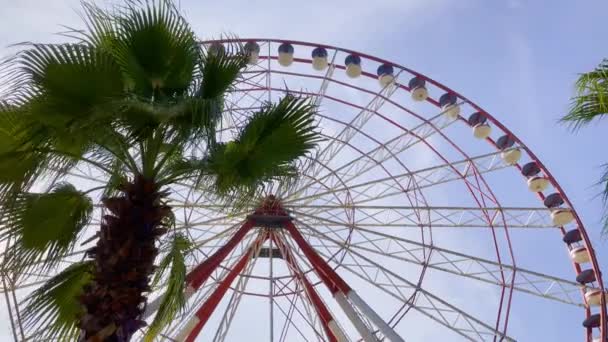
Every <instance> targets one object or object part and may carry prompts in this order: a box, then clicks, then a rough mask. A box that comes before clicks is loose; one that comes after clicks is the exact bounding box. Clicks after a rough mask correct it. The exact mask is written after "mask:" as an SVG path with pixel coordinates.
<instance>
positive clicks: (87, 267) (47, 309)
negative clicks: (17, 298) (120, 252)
mask: <svg viewBox="0 0 608 342" xmlns="http://www.w3.org/2000/svg"><path fill="white" fill-rule="evenodd" d="M92 270H93V263H92V262H81V263H76V264H73V265H71V266H69V267H67V268H66V269H65V270H63V271H62V272H61V273H59V274H57V275H56V276H54V277H52V278H51V279H49V280H48V281H47V282H46V283H44V285H42V286H41V287H40V288H38V289H37V290H36V291H34V292H33V293H31V294H30V295H29V296H28V297H27V299H26V300H25V308H24V310H23V311H22V315H23V320H24V323H25V326H26V327H27V328H28V329H32V330H37V331H38V333H37V335H36V340H44V339H48V340H57V341H74V340H76V338H77V336H78V329H77V328H76V324H77V320H78V316H79V314H80V313H81V310H82V307H81V304H80V303H79V300H78V298H79V296H80V294H81V293H82V291H83V288H84V286H85V285H86V284H88V283H89V281H90V280H91V272H92Z"/></svg>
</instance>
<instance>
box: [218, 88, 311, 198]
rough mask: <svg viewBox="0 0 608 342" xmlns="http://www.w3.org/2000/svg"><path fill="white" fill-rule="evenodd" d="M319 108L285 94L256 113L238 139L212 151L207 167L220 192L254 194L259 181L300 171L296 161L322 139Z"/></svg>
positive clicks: (290, 175)
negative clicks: (317, 120)
mask: <svg viewBox="0 0 608 342" xmlns="http://www.w3.org/2000/svg"><path fill="white" fill-rule="evenodd" d="M315 113H316V108H315V106H314V105H312V104H311V103H310V101H309V100H308V99H299V98H295V97H285V98H283V99H282V100H281V101H279V103H277V104H272V105H268V106H267V107H266V108H264V109H263V110H261V111H259V112H257V113H255V114H254V115H253V116H252V118H251V119H250V121H249V122H248V123H247V124H246V125H245V126H244V128H243V129H242V130H241V132H240V134H239V136H238V138H237V139H236V140H235V141H232V142H229V143H227V144H219V145H218V146H216V147H215V148H214V149H212V150H211V152H210V154H209V162H208V166H207V167H208V169H207V170H206V171H207V172H209V173H210V174H212V175H213V176H215V190H216V191H217V192H218V193H219V194H220V195H230V194H232V195H234V194H244V195H247V196H251V195H252V194H253V193H255V192H256V191H257V190H258V189H259V187H260V185H261V184H262V183H264V182H267V181H271V180H280V179H285V178H291V177H294V176H296V175H297V168H296V162H297V161H298V159H299V158H301V157H303V156H305V155H306V154H307V153H310V152H312V151H313V149H314V148H315V147H316V146H317V143H318V142H319V141H320V137H319V134H318V132H317V131H316V129H315V124H314V115H315Z"/></svg>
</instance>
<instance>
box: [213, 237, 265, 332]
mask: <svg viewBox="0 0 608 342" xmlns="http://www.w3.org/2000/svg"><path fill="white" fill-rule="evenodd" d="M260 250H261V249H258V250H257V251H256V254H255V256H254V257H253V260H252V261H251V263H250V264H249V265H247V267H246V268H245V272H243V273H242V274H241V275H240V277H239V280H238V281H237V284H236V285H235V288H234V290H233V291H232V295H231V296H230V300H229V302H228V306H227V307H226V310H225V311H224V315H223V317H222V320H221V321H220V325H219V327H218V328H217V329H216V333H215V336H214V337H213V341H214V342H223V341H225V340H226V336H228V332H229V331H230V326H231V325H232V321H233V319H234V316H235V315H236V312H237V309H238V307H239V304H240V303H241V300H242V298H243V294H244V293H243V291H245V288H246V287H247V283H248V282H249V279H250V277H249V275H251V272H252V270H253V268H254V267H255V264H256V262H257V260H258V257H259V255H260Z"/></svg>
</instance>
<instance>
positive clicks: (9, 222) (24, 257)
mask: <svg viewBox="0 0 608 342" xmlns="http://www.w3.org/2000/svg"><path fill="white" fill-rule="evenodd" d="M92 211H93V204H92V201H91V199H90V198H88V197H87V196H86V195H85V194H83V193H81V192H79V191H78V190H76V188H74V186H73V185H71V184H67V183H65V184H59V185H58V186H56V187H55V188H54V189H53V191H52V192H49V193H42V194H41V193H22V194H21V195H19V196H18V197H17V198H16V200H15V201H14V203H12V204H11V205H10V206H7V208H6V209H5V218H4V225H5V226H6V228H5V230H4V231H3V232H2V235H4V236H11V237H13V239H14V240H13V241H14V242H13V244H12V245H11V246H10V247H9V248H8V249H7V252H6V256H7V261H6V263H7V266H8V267H10V268H12V269H14V270H23V269H24V268H26V267H29V266H28V265H32V264H36V263H38V262H39V261H41V260H43V259H44V260H45V262H44V263H42V264H41V267H42V268H43V269H44V270H46V269H49V268H52V267H53V266H55V265H56V264H57V263H58V262H59V261H60V260H61V259H62V258H63V257H64V256H65V255H66V254H68V253H70V252H72V251H73V248H74V244H75V243H76V240H77V237H78V236H79V235H80V233H81V231H82V229H83V228H84V227H85V226H86V225H87V224H88V222H89V218H90V215H91V212H92Z"/></svg>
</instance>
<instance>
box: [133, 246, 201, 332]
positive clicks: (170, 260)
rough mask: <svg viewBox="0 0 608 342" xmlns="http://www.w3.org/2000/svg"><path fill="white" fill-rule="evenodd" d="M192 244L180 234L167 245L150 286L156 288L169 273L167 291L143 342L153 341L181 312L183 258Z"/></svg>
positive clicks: (184, 264)
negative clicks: (166, 250) (166, 251)
mask: <svg viewBox="0 0 608 342" xmlns="http://www.w3.org/2000/svg"><path fill="white" fill-rule="evenodd" d="M192 246H193V244H192V242H191V241H190V240H189V239H188V238H187V237H185V236H184V235H181V234H175V235H174V236H173V239H172V240H171V241H170V243H169V252H168V253H167V254H166V255H165V256H164V258H163V259H162V260H161V262H160V264H159V266H158V269H157V271H156V275H155V276H154V280H153V282H152V286H157V285H158V284H159V283H160V282H161V280H163V279H164V278H165V277H164V275H165V273H167V271H169V274H168V277H166V281H167V289H166V291H165V293H164V294H163V298H162V300H161V303H160V306H159V308H158V311H157V313H156V315H155V316H154V320H153V321H152V323H151V324H150V326H149V328H148V331H147V333H146V336H145V337H144V341H153V340H154V338H155V337H156V336H157V335H158V334H159V333H160V332H161V331H162V330H163V328H164V327H165V326H167V324H169V323H170V322H172V321H173V320H174V319H175V316H176V315H177V314H178V313H179V312H180V311H181V310H183V308H184V306H185V304H186V299H185V297H184V287H185V283H186V263H185V256H186V255H187V253H188V251H189V250H190V249H192Z"/></svg>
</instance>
